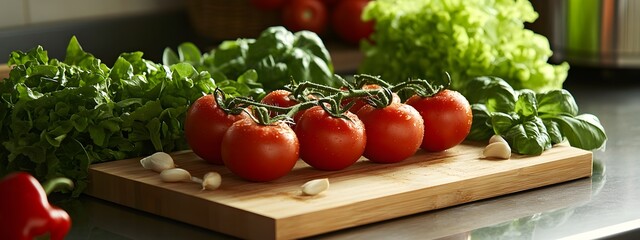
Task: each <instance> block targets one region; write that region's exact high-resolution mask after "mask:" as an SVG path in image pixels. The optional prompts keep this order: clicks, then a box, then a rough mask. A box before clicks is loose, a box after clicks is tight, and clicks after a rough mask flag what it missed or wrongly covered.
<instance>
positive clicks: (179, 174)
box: [160, 168, 193, 182]
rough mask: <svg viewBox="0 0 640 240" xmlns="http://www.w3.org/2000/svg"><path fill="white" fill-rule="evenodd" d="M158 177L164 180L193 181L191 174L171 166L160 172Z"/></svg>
mask: <svg viewBox="0 0 640 240" xmlns="http://www.w3.org/2000/svg"><path fill="white" fill-rule="evenodd" d="M160 179H162V181H164V182H189V181H193V180H192V177H191V174H190V173H189V172H188V171H187V170H184V169H182V168H171V169H167V170H164V171H162V172H160Z"/></svg>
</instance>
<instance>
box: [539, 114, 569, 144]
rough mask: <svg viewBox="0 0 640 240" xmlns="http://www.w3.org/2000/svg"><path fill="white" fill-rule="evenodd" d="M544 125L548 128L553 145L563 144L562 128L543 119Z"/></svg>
mask: <svg viewBox="0 0 640 240" xmlns="http://www.w3.org/2000/svg"><path fill="white" fill-rule="evenodd" d="M542 123H544V126H545V127H546V128H547V133H548V134H549V138H550V139H551V144H556V143H561V142H562V141H563V140H564V136H563V135H562V131H560V126H559V125H558V123H557V122H554V121H551V120H548V119H542Z"/></svg>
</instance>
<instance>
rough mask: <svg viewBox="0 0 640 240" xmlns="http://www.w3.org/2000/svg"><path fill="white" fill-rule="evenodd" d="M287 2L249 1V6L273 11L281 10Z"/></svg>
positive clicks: (282, 0)
mask: <svg viewBox="0 0 640 240" xmlns="http://www.w3.org/2000/svg"><path fill="white" fill-rule="evenodd" d="M286 2H287V0H251V4H252V5H253V6H255V7H257V8H258V9H262V10H275V9H279V8H282V6H284V4H285V3H286Z"/></svg>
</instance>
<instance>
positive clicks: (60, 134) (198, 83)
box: [0, 37, 255, 196]
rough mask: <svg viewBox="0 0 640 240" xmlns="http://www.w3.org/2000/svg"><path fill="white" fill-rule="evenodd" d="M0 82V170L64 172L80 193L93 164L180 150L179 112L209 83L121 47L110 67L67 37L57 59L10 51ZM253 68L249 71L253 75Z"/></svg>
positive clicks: (189, 70)
mask: <svg viewBox="0 0 640 240" xmlns="http://www.w3.org/2000/svg"><path fill="white" fill-rule="evenodd" d="M8 63H9V65H13V69H12V71H11V73H10V77H9V78H7V79H4V81H2V82H0V94H1V99H0V127H1V128H0V143H1V145H0V176H1V175H5V174H7V173H8V172H11V171H18V170H19V171H28V172H30V173H32V174H33V175H34V176H36V177H37V178H38V179H39V180H41V181H44V180H48V179H52V178H55V177H60V176H64V177H68V178H71V179H73V180H74V181H75V183H76V185H77V187H76V188H75V189H74V192H73V195H74V196H77V195H79V194H80V193H81V192H82V191H83V190H84V188H85V187H86V181H87V175H88V167H89V165H90V164H92V163H97V162H105V161H110V160H118V159H125V158H130V157H138V156H143V155H148V154H151V153H154V152H156V151H164V152H171V151H177V150H182V149H187V148H188V146H187V144H186V141H185V140H184V135H183V120H184V114H185V112H186V110H187V108H188V107H189V105H190V104H191V103H192V102H193V101H195V100H196V99H197V98H198V97H201V96H203V95H204V94H207V93H212V92H213V91H214V90H215V88H216V84H215V82H214V80H213V78H211V76H210V74H209V73H208V72H204V71H202V72H199V71H197V70H196V69H195V68H194V67H193V66H191V65H190V64H186V63H185V64H175V65H172V66H164V65H162V64H156V63H153V62H151V61H149V60H145V59H143V58H142V53H141V52H132V53H123V54H121V55H120V56H119V58H118V59H117V60H116V62H115V63H114V65H113V67H112V68H109V67H107V66H106V65H105V64H104V63H102V62H101V61H100V59H97V58H96V57H94V56H93V55H91V54H90V53H87V52H85V51H83V50H82V47H81V46H80V44H79V43H78V41H77V39H76V38H75V37H73V38H72V39H71V41H70V43H69V45H68V47H67V52H66V57H65V59H64V61H59V60H57V59H49V57H48V55H47V52H46V51H45V50H43V48H42V47H41V46H38V47H36V48H34V49H32V50H30V51H28V52H21V51H14V52H12V53H11V56H10V59H9V62H8ZM254 74H255V73H254Z"/></svg>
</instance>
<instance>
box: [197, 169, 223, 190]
mask: <svg viewBox="0 0 640 240" xmlns="http://www.w3.org/2000/svg"><path fill="white" fill-rule="evenodd" d="M220 184H222V177H221V176H220V174H219V173H217V172H208V173H207V174H205V175H204V177H203V178H202V190H205V189H206V190H216V189H217V188H218V187H220Z"/></svg>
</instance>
